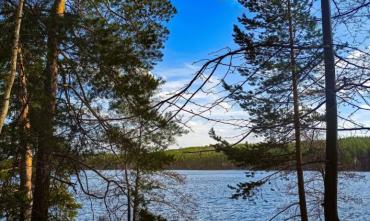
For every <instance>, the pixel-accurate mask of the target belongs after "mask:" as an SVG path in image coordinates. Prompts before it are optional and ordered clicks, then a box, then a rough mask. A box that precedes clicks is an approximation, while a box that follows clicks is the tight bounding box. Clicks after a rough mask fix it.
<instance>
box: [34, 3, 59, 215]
mask: <svg viewBox="0 0 370 221" xmlns="http://www.w3.org/2000/svg"><path fill="white" fill-rule="evenodd" d="M64 10H65V0H55V1H54V5H53V8H52V11H51V14H50V22H49V23H48V26H47V27H48V41H47V46H48V53H47V67H46V70H45V82H44V89H45V93H46V95H45V98H43V99H42V100H43V101H44V102H42V104H43V107H42V108H43V111H42V113H40V114H43V116H42V123H43V129H42V130H41V131H38V133H39V147H38V150H37V152H36V179H35V190H34V194H33V207H32V220H33V221H47V220H48V209H49V200H50V199H49V196H50V173H51V154H52V151H53V149H54V146H55V141H54V136H53V131H54V130H53V126H54V115H55V108H56V92H57V75H58V44H59V43H58V37H57V32H58V22H57V21H58V20H60V19H61V17H62V16H63V15H64Z"/></svg>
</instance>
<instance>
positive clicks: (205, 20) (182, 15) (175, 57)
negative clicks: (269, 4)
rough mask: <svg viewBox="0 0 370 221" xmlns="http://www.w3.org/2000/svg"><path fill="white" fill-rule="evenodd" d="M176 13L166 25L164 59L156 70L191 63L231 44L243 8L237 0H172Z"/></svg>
mask: <svg viewBox="0 0 370 221" xmlns="http://www.w3.org/2000/svg"><path fill="white" fill-rule="evenodd" d="M172 3H173V5H174V6H175V7H176V9H177V14H176V15H175V17H174V18H173V19H172V20H171V22H170V23H169V25H168V27H169V30H170V35H169V38H168V40H167V42H166V45H165V49H164V50H163V52H164V57H163V61H162V62H160V63H159V64H158V65H157V67H156V69H155V70H156V71H155V72H156V73H158V72H160V71H161V70H163V69H168V68H178V67H181V66H183V65H184V64H189V63H193V62H195V61H198V60H200V59H203V58H207V57H208V54H209V53H211V52H214V51H216V50H219V49H221V48H223V47H226V46H232V45H233V39H232V30H233V25H234V24H236V23H237V17H238V16H239V15H241V14H242V12H243V8H242V7H241V6H240V5H239V3H237V1H236V0H173V1H172Z"/></svg>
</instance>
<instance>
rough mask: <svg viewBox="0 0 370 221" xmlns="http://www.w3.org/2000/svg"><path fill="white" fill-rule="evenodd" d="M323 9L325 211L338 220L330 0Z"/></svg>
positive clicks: (332, 220)
mask: <svg viewBox="0 0 370 221" xmlns="http://www.w3.org/2000/svg"><path fill="white" fill-rule="evenodd" d="M321 11H322V31H323V45H324V61H325V95H326V113H325V118H326V162H325V179H324V188H325V193H324V213H325V220H328V221H338V220H339V217H338V205H337V199H338V198H337V194H338V145H337V142H338V141H337V139H338V131H337V129H338V119H337V100H336V99H337V98H336V88H335V61H334V49H333V34H332V27H331V12H330V1H329V0H321Z"/></svg>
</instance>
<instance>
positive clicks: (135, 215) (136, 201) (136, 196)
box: [132, 167, 141, 221]
mask: <svg viewBox="0 0 370 221" xmlns="http://www.w3.org/2000/svg"><path fill="white" fill-rule="evenodd" d="M140 176H141V174H140V168H139V167H137V168H136V178H135V189H134V193H133V196H134V200H133V201H134V202H133V204H134V205H133V206H132V207H133V209H132V210H133V212H132V218H133V219H132V220H133V221H137V220H138V218H139V217H138V216H139V204H140V198H139V191H140Z"/></svg>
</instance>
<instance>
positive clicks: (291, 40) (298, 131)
mask: <svg viewBox="0 0 370 221" xmlns="http://www.w3.org/2000/svg"><path fill="white" fill-rule="evenodd" d="M288 17H289V44H290V69H291V72H292V90H293V106H294V113H293V115H294V135H295V149H296V169H297V179H298V195H299V208H300V212H301V220H303V221H307V220H308V217H307V206H306V193H305V189H304V176H303V168H302V152H301V123H300V113H299V98H298V80H299V76H298V73H297V68H296V60H295V52H294V42H295V41H294V37H295V36H294V30H293V21H292V13H291V2H290V0H288Z"/></svg>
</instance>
